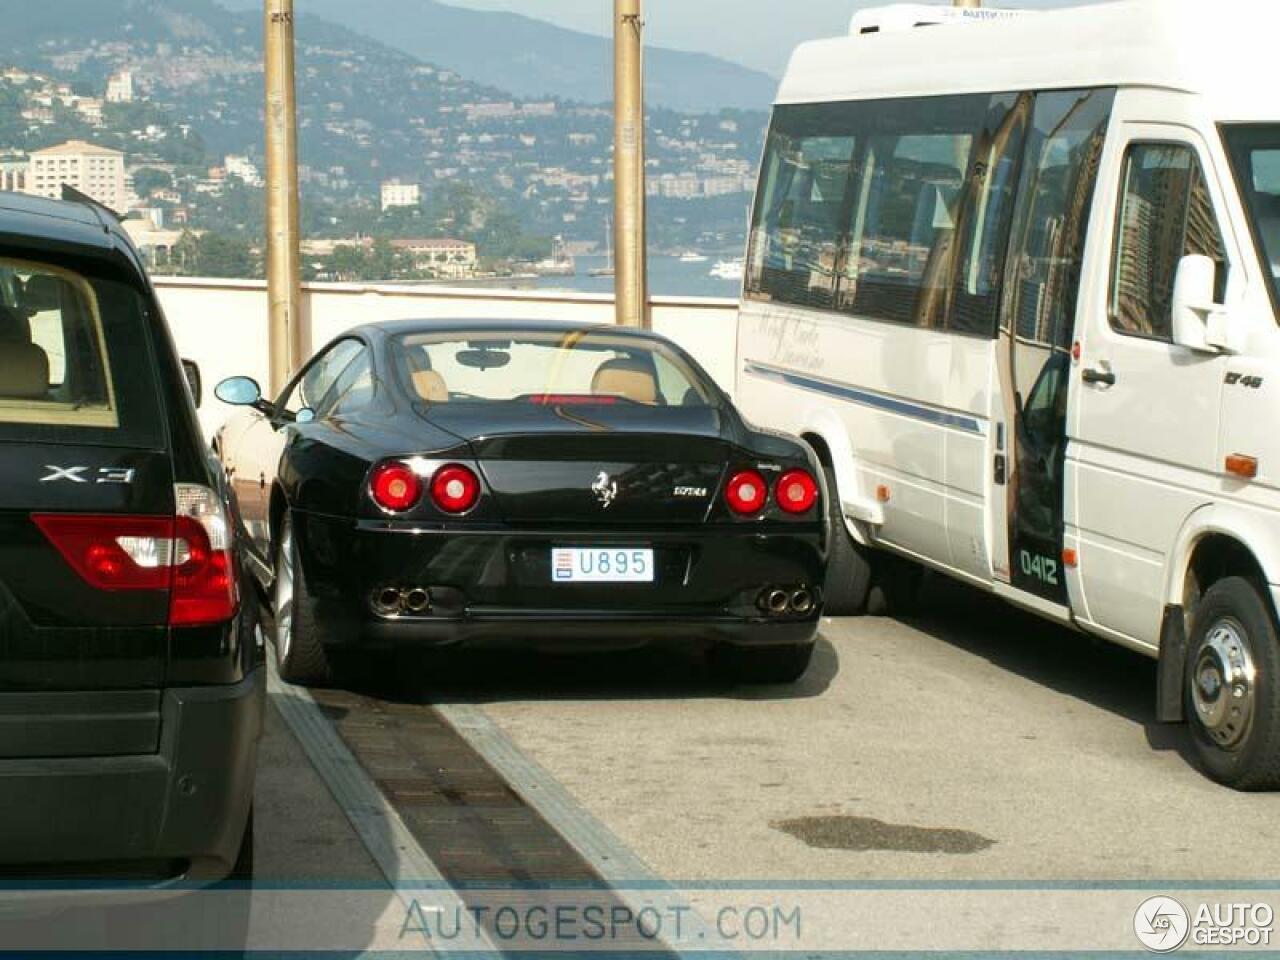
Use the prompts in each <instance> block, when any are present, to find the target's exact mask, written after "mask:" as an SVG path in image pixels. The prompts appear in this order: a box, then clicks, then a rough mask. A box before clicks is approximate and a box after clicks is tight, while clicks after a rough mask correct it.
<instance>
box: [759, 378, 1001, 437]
mask: <svg viewBox="0 0 1280 960" xmlns="http://www.w3.org/2000/svg"><path fill="white" fill-rule="evenodd" d="M746 372H747V373H749V374H751V375H752V376H756V377H762V378H764V379H766V380H773V381H775V382H776V383H784V384H786V385H787V386H790V387H799V388H800V389H801V390H808V391H810V392H812V393H822V394H825V395H827V396H829V397H838V398H840V399H841V400H847V401H849V402H850V403H859V404H862V405H863V406H864V407H874V408H875V409H877V410H887V411H888V412H890V413H896V414H898V415H899V416H903V417H910V418H911V419H912V420H923V421H924V422H926V423H933V424H937V425H938V426H940V427H950V428H952V429H953V430H963V431H965V432H966V433H976V434H978V435H979V436H981V435H982V432H983V431H982V424H980V423H979V422H978V421H977V420H975V419H974V418H973V417H966V416H962V415H960V414H957V413H948V412H947V411H945V410H938V409H935V408H933V407H922V406H920V405H919V404H915V403H908V402H907V401H905V400H899V399H897V398H896V397H888V396H885V395H884V394H883V393H872V392H871V391H870V390H859V389H857V388H856V387H846V386H842V385H841V384H838V383H831V382H829V381H827V380H818V379H815V378H814V377H806V376H805V375H803V374H800V373H793V372H792V371H790V370H783V369H781V368H779V367H770V366H766V365H765V364H762V363H754V362H748V363H747V365H746Z"/></svg>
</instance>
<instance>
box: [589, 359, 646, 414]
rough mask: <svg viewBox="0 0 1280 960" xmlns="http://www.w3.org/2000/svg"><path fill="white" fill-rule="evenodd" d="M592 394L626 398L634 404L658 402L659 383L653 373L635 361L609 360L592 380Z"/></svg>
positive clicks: (601, 366)
mask: <svg viewBox="0 0 1280 960" xmlns="http://www.w3.org/2000/svg"><path fill="white" fill-rule="evenodd" d="M591 392H592V393H593V394H595V395H596V396H598V397H626V398H627V399H628V400H631V401H632V402H634V403H646V404H650V405H653V404H655V403H657V402H658V381H657V380H656V379H655V378H654V376H653V371H652V370H651V369H650V368H649V367H647V366H645V365H644V364H643V363H637V362H635V361H634V360H607V361H605V362H604V363H602V364H600V369H599V370H597V371H596V375H595V377H594V378H592V380H591Z"/></svg>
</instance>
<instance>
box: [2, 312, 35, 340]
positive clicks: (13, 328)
mask: <svg viewBox="0 0 1280 960" xmlns="http://www.w3.org/2000/svg"><path fill="white" fill-rule="evenodd" d="M15 342H16V343H30V342H31V327H30V326H29V325H28V324H27V322H26V321H25V320H23V319H22V318H21V317H19V316H18V315H17V314H16V313H14V312H13V311H12V310H10V309H9V308H8V307H4V306H0V343H15Z"/></svg>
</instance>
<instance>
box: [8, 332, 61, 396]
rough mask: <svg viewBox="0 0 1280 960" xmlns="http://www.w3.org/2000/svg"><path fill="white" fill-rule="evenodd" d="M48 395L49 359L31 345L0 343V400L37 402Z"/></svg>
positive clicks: (19, 342) (13, 341) (12, 341)
mask: <svg viewBox="0 0 1280 960" xmlns="http://www.w3.org/2000/svg"><path fill="white" fill-rule="evenodd" d="M48 394H49V355H48V354H46V353H45V352H44V351H43V350H41V349H40V348H39V347H37V346H36V345H35V344H34V343H23V342H22V341H18V340H9V341H0V397H5V398H8V399H16V400H40V399H44V398H46V397H47V396H48Z"/></svg>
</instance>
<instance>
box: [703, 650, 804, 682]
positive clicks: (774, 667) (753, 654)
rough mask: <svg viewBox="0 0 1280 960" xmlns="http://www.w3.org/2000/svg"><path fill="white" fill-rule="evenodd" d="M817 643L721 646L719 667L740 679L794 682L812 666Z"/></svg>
mask: <svg viewBox="0 0 1280 960" xmlns="http://www.w3.org/2000/svg"><path fill="white" fill-rule="evenodd" d="M816 646H817V644H813V643H801V644H791V645H787V646H780V647H720V648H718V650H717V654H718V661H719V667H720V669H721V671H722V672H723V673H724V674H725V675H726V676H727V677H728V679H730V680H734V681H737V682H739V683H749V684H761V685H774V684H785V683H795V682H796V681H797V680H799V679H800V678H801V677H803V676H804V675H805V673H807V672H808V670H809V663H810V662H811V661H812V660H813V651H814V649H815V648H816Z"/></svg>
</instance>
